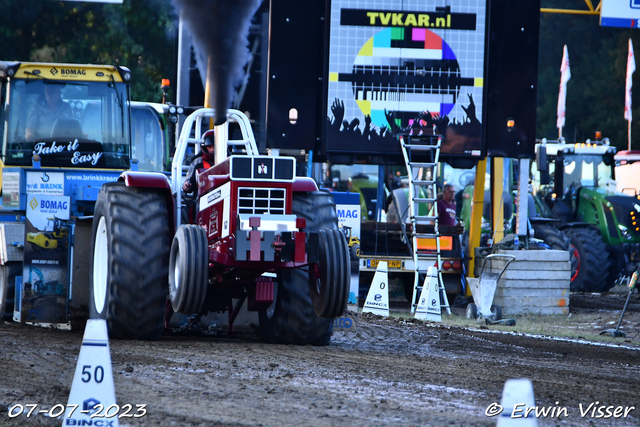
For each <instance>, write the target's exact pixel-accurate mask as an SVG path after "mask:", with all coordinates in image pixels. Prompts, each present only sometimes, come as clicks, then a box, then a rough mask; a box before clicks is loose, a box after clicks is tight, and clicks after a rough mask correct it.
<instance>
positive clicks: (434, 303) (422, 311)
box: [415, 267, 442, 322]
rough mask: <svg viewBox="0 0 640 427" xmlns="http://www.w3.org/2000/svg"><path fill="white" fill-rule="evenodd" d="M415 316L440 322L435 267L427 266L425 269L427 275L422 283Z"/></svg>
mask: <svg viewBox="0 0 640 427" xmlns="http://www.w3.org/2000/svg"><path fill="white" fill-rule="evenodd" d="M415 318H416V319H422V320H431V321H433V322H442V313H441V310H440V285H439V284H438V270H437V269H436V268H435V267H429V270H427V277H425V279H424V283H423V284H422V292H420V299H419V301H418V307H416V314H415Z"/></svg>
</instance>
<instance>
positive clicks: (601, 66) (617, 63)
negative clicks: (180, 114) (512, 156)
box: [0, 0, 640, 149]
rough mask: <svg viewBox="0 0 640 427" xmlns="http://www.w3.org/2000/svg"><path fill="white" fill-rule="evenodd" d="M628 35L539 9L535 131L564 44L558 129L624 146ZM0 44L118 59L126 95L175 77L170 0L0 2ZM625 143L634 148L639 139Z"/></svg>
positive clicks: (633, 33)
mask: <svg viewBox="0 0 640 427" xmlns="http://www.w3.org/2000/svg"><path fill="white" fill-rule="evenodd" d="M593 3H594V5H596V4H597V3H598V2H597V1H593ZM542 7H551V8H562V9H579V10H586V9H587V7H586V4H585V2H584V0H542ZM629 37H631V38H632V39H633V43H634V47H635V48H636V49H637V50H638V51H639V52H640V29H627V28H611V27H608V28H607V27H600V24H599V17H598V16H589V15H567V14H551V13H543V14H541V18H540V46H539V75H538V112H537V129H536V135H537V137H539V138H542V137H547V138H556V137H557V136H558V130H557V128H556V108H557V103H558V85H559V83H560V62H561V59H562V47H563V46H564V45H565V44H566V45H567V47H568V49H569V59H570V63H571V74H572V77H571V80H570V81H569V83H568V88H567V110H566V111H567V112H566V125H565V127H564V129H563V135H564V136H565V137H566V138H567V140H569V141H573V140H578V141H584V140H585V139H587V138H593V136H594V133H595V131H596V130H599V131H602V134H603V136H606V137H609V138H610V139H611V141H612V143H613V144H614V145H616V146H618V147H619V148H626V147H627V122H626V120H624V118H623V112H624V88H625V73H626V59H627V43H628V39H629ZM0 40H1V41H0V59H1V60H21V61H51V62H71V63H97V64H104V63H106V64H109V63H114V62H118V63H119V64H122V65H126V66H127V67H129V68H130V69H131V70H132V73H133V84H132V97H133V99H136V100H146V101H160V100H161V97H162V94H161V92H160V89H159V86H160V81H161V79H162V78H173V76H174V74H175V68H174V67H175V59H174V55H175V42H176V23H175V13H174V10H173V6H172V4H171V1H170V0H124V3H123V4H105V3H83V2H62V1H45V0H34V1H25V0H0ZM638 56H639V57H640V53H639V54H638ZM637 67H638V71H637V72H636V73H635V74H634V83H635V87H634V91H633V116H634V118H635V120H634V121H633V127H632V136H634V135H635V136H637V137H638V138H640V97H638V95H637V94H638V93H639V92H640V63H638V64H637ZM175 83H176V82H174V81H172V84H173V85H174V87H175ZM634 148H636V149H640V142H639V143H638V144H634Z"/></svg>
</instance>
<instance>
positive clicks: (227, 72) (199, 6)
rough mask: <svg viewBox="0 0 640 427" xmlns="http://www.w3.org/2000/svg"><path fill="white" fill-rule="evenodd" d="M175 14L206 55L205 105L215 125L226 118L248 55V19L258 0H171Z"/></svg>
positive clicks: (249, 20)
mask: <svg viewBox="0 0 640 427" xmlns="http://www.w3.org/2000/svg"><path fill="white" fill-rule="evenodd" d="M173 3H174V6H175V7H176V10H177V12H178V15H179V16H181V18H182V19H183V20H184V22H185V23H186V24H187V25H188V27H189V29H190V30H191V33H192V34H193V38H194V40H195V43H196V44H197V46H198V48H199V49H200V50H201V52H202V53H203V55H204V57H205V58H208V70H207V85H208V86H209V99H206V100H205V105H206V103H208V104H209V106H211V107H213V108H215V111H216V119H215V124H216V125H220V124H222V123H224V122H225V121H226V119H227V108H229V106H230V105H231V101H232V96H233V93H234V89H235V87H236V86H237V85H238V84H239V83H240V82H241V79H242V69H243V67H244V65H245V64H246V63H247V61H248V60H249V58H250V52H249V48H248V41H247V34H248V33H249V26H250V24H251V18H252V17H253V15H254V14H255V12H256V11H257V10H258V7H259V6H260V4H261V3H262V0H173Z"/></svg>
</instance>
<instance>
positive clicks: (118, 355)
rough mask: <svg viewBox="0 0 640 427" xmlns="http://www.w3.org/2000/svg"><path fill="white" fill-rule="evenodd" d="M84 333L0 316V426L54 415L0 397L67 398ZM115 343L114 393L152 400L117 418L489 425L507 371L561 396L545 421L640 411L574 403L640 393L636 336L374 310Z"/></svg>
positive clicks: (184, 422)
mask: <svg viewBox="0 0 640 427" xmlns="http://www.w3.org/2000/svg"><path fill="white" fill-rule="evenodd" d="M81 341H82V334H81V333H79V332H66V331H48V330H44V329H41V328H34V327H29V326H20V325H15V324H3V325H0V346H2V348H4V349H6V350H5V351H4V352H3V353H2V355H1V356H0V357H2V359H1V360H2V362H3V363H2V365H1V366H2V372H1V373H2V375H0V395H2V396H7V397H5V398H4V399H3V400H2V401H1V402H0V426H9V425H11V426H23V425H26V426H28V425H52V426H53V425H55V426H59V425H60V422H59V421H58V420H49V419H44V418H40V419H38V420H37V423H35V421H36V420H26V419H25V418H24V417H21V418H19V419H14V420H10V419H9V418H8V417H7V416H6V413H4V412H3V408H4V409H6V408H8V407H9V406H10V405H12V404H15V403H22V404H24V403H40V404H41V405H44V406H45V407H51V406H53V404H55V403H66V401H67V399H68V393H69V387H70V385H71V379H72V376H73V372H74V369H75V364H76V362H77V356H78V353H79V348H80V344H81ZM110 347H111V357H112V363H113V371H114V382H115V387H116V395H117V398H118V403H119V404H121V405H122V404H125V403H132V404H136V403H144V404H146V405H147V410H148V415H147V416H146V417H144V418H143V419H137V420H131V419H130V420H121V426H123V427H126V426H134V425H135V426H138V425H140V426H142V425H144V426H162V427H164V426H222V425H225V426H227V425H228V426H241V425H242V426H257V425H263V426H275V427H285V426H299V425H310V426H356V427H358V426H371V425H429V426H436V427H439V426H450V425H453V426H495V423H496V420H495V419H494V418H488V417H486V416H485V415H484V410H485V409H486V407H487V406H488V405H489V404H490V403H492V402H499V401H500V396H501V393H502V387H503V385H504V382H505V381H506V380H507V379H509V378H522V377H525V378H530V379H532V381H533V385H534V391H535V396H536V401H537V403H538V404H539V405H555V402H556V401H558V402H560V403H559V405H560V406H566V407H567V408H568V409H569V417H567V418H562V419H540V420H539V425H540V426H541V427H542V426H555V425H562V426H584V425H595V426H608V425H612V426H633V425H639V424H640V419H639V417H638V414H640V412H635V413H632V414H631V416H630V417H629V418H627V419H619V420H613V419H609V420H602V419H600V420H589V419H582V418H581V417H580V416H579V414H578V413H577V411H578V405H579V404H580V403H582V404H587V405H588V403H590V402H591V401H600V402H602V403H603V404H607V405H609V404H611V405H634V406H636V407H638V406H640V405H638V397H637V396H639V395H640V386H639V385H638V378H639V375H638V372H639V370H638V368H639V366H638V365H639V363H638V356H639V355H640V352H638V351H634V350H627V349H620V348H619V349H615V348H609V347H596V346H590V345H585V344H579V343H571V342H561V341H546V340H540V339H536V338H531V337H525V336H519V335H509V334H489V333H486V332H484V331H480V330H471V329H463V328H456V327H445V326H443V325H436V326H434V325H433V324H427V323H423V322H415V321H411V322H405V321H398V320H394V319H381V318H376V317H370V316H361V319H360V322H359V326H358V333H357V334H347V333H343V332H336V333H335V334H334V338H333V342H332V344H331V345H330V346H326V347H311V346H283V345H267V344H262V343H261V342H259V341H258V340H257V339H256V337H255V335H245V336H242V335H240V337H239V338H236V339H230V338H193V337H188V338H179V337H163V338H162V339H161V340H160V341H156V342H143V341H120V340H111V341H110ZM31 365H33V366H31ZM32 421H33V422H34V423H31V422H32ZM591 421H593V423H591ZM12 423H13V424H12Z"/></svg>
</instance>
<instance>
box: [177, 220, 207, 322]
mask: <svg viewBox="0 0 640 427" xmlns="http://www.w3.org/2000/svg"><path fill="white" fill-rule="evenodd" d="M208 248H209V243H208V241H207V234H206V231H204V229H203V228H202V227H200V226H197V225H181V226H180V227H179V228H178V231H177V232H176V235H175V236H174V237H173V243H172V244H171V255H170V256H169V300H171V305H172V306H173V310H174V311H175V312H177V313H181V314H186V315H189V314H194V313H198V312H199V311H200V309H201V308H202V305H203V303H204V300H205V297H206V296H207V282H208V277H209V274H208V267H209V251H208Z"/></svg>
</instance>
